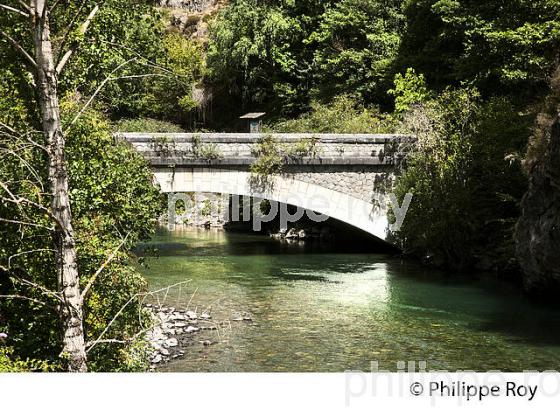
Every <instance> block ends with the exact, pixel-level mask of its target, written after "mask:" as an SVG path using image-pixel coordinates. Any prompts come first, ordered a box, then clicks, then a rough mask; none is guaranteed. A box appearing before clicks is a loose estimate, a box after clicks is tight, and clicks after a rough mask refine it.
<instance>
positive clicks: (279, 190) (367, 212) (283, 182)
mask: <svg viewBox="0 0 560 410" xmlns="http://www.w3.org/2000/svg"><path fill="white" fill-rule="evenodd" d="M154 176H155V179H156V181H157V183H158V184H159V185H160V187H161V190H162V192H164V193H179V192H182V193H187V192H200V193H216V194H229V195H239V196H250V197H255V198H261V199H267V200H270V201H276V202H281V203H286V204H288V205H293V206H297V207H299V208H304V209H308V210H311V211H313V212H316V213H320V214H323V215H326V216H328V217H329V218H333V219H336V220H339V221H342V222H345V223H347V224H348V225H351V226H353V227H356V228H358V229H360V230H362V231H364V232H366V233H368V234H370V235H373V236H375V237H377V238H379V239H381V240H383V241H388V240H389V220H388V217H387V214H386V212H384V211H383V210H381V209H379V208H374V206H373V204H371V203H368V202H366V201H364V200H362V199H359V198H356V197H354V196H351V195H349V194H346V193H342V192H338V191H336V190H333V189H330V188H326V187H323V186H320V185H317V184H314V183H310V182H305V181H301V180H298V179H297V178H296V177H295V175H291V174H283V175H274V176H271V177H270V178H269V180H268V181H267V184H266V185H265V187H264V188H262V187H259V186H255V184H254V183H253V179H252V178H251V173H250V172H248V171H243V170H238V169H228V168H204V167H174V168H156V169H155V170H154Z"/></svg>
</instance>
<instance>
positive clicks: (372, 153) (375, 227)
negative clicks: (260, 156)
mask: <svg viewBox="0 0 560 410" xmlns="http://www.w3.org/2000/svg"><path fill="white" fill-rule="evenodd" d="M117 138H118V139H121V140H125V141H127V142H129V143H130V144H132V146H133V147H134V148H135V149H136V150H138V151H139V152H140V153H141V154H142V155H143V156H144V157H145V158H146V159H147V160H148V161H149V163H150V164H151V166H152V169H153V172H154V175H155V179H156V181H157V183H159V185H160V187H161V189H162V191H163V192H166V193H171V192H175V193H178V192H181V193H191V192H199V193H219V194H227V195H239V196H250V197H255V198H261V199H267V200H271V201H276V202H280V203H285V204H289V205H294V206H297V207H300V208H304V209H307V210H311V211H314V212H316V213H320V214H323V215H326V216H328V217H332V218H334V219H337V220H340V221H342V222H345V223H347V224H349V225H352V226H354V227H357V228H359V229H361V230H363V231H365V232H367V233H369V234H371V235H374V236H376V237H377V238H380V239H382V240H388V238H389V237H390V232H389V221H388V218H387V211H386V209H384V207H379V206H376V205H375V204H376V202H377V201H376V199H379V198H380V197H379V195H385V194H387V193H390V192H391V190H392V187H393V186H394V182H395V178H396V175H397V170H398V168H399V164H400V163H401V162H402V160H403V158H404V156H405V152H406V147H408V146H409V145H410V143H411V142H412V141H413V139H412V138H410V137H406V136H401V135H372V134H270V135H268V134H226V133H223V134H218V133H217V134H144V133H120V134H118V135H117ZM265 138H268V139H272V141H273V143H274V146H275V147H278V150H279V152H280V153H282V163H283V166H282V169H281V171H280V172H278V173H276V174H274V175H271V176H269V177H267V178H266V180H267V182H266V184H262V183H255V180H257V179H258V178H255V174H254V173H251V165H252V164H254V163H255V161H256V151H257V150H258V148H259V147H261V146H262V143H263V140H264V139H265Z"/></svg>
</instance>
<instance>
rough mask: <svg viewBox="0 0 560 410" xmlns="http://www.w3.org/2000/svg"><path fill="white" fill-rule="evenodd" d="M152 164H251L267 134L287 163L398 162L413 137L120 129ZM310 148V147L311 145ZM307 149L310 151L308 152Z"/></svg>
mask: <svg viewBox="0 0 560 410" xmlns="http://www.w3.org/2000/svg"><path fill="white" fill-rule="evenodd" d="M116 138H117V139H119V140H124V141H127V142H128V143H130V144H131V145H132V146H133V147H134V148H135V149H136V150H138V151H139V152H140V153H141V154H142V155H144V157H145V158H146V159H148V160H149V161H150V162H151V164H152V165H153V166H169V165H182V164H184V165H193V166H196V165H201V166H202V165H209V164H210V165H211V164H218V165H224V164H229V165H248V164H251V163H253V162H254V161H255V149H256V148H258V144H259V143H260V142H261V141H262V140H263V138H272V139H273V141H274V143H277V144H281V146H282V148H283V149H284V150H285V151H286V152H298V153H299V157H298V156H294V157H291V158H290V159H289V161H291V162H294V163H297V164H302V163H303V164H310V165H313V164H321V165H352V164H354V165H394V164H395V163H396V162H398V161H401V160H402V158H404V157H405V155H406V152H407V151H408V150H409V148H410V146H411V145H412V144H413V143H414V141H415V138H414V137H411V136H408V135H400V134H311V133H309V134H249V133H246V134H233V133H179V134H177V133H159V134H158V133H118V134H116ZM310 148H311V149H310ZM306 150H308V152H306Z"/></svg>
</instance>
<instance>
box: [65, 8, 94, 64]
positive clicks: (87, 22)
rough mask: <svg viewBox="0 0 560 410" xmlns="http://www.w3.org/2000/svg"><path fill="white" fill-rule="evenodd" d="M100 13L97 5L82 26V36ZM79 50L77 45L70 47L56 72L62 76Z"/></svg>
mask: <svg viewBox="0 0 560 410" xmlns="http://www.w3.org/2000/svg"><path fill="white" fill-rule="evenodd" d="M98 11H99V6H98V5H97V4H96V5H95V7H94V8H93V10H92V11H91V12H90V13H89V15H88V16H87V18H86V20H85V21H84V22H83V24H82V26H81V27H80V34H82V35H84V34H86V33H87V30H88V28H89V26H90V24H91V22H92V21H93V19H94V17H95V15H96V14H97V12H98ZM77 48H78V45H77V44H75V45H73V46H72V47H70V50H68V51H67V52H66V53H65V54H64V55H63V56H62V58H61V59H60V62H59V63H58V65H57V66H56V72H57V73H58V74H60V73H61V72H62V70H63V69H64V66H65V65H66V63H67V62H68V60H69V59H70V57H71V56H72V54H74V52H75V51H76V49H77Z"/></svg>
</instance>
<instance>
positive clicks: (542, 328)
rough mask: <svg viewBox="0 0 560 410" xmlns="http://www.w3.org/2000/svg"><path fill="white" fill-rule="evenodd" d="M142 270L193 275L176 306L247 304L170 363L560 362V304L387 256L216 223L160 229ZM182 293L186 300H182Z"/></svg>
mask: <svg viewBox="0 0 560 410" xmlns="http://www.w3.org/2000/svg"><path fill="white" fill-rule="evenodd" d="M150 245H155V246H156V247H157V248H158V249H159V255H160V256H159V257H158V258H149V259H148V265H149V267H150V268H149V269H144V273H145V275H146V276H147V277H148V279H149V282H150V285H151V286H152V287H153V288H159V287H162V286H165V285H169V284H172V283H176V282H179V281H182V280H185V279H189V278H190V279H192V283H191V285H190V289H188V290H187V291H184V293H183V295H182V296H181V298H182V299H179V300H174V299H173V298H178V295H175V294H173V293H172V294H171V295H170V298H171V300H174V303H176V304H184V303H186V302H185V301H186V299H190V296H191V295H192V294H193V293H194V290H195V289H196V293H195V294H194V297H193V300H192V303H194V304H196V305H199V306H201V307H211V309H212V314H213V316H214V317H215V318H216V319H218V320H227V319H231V318H232V317H233V316H234V315H236V314H238V313H239V312H248V313H250V314H251V315H252V316H253V318H254V323H252V324H247V323H234V324H233V326H232V330H231V332H229V333H228V334H226V335H222V337H223V340H222V343H219V344H218V345H214V346H211V347H210V348H198V347H197V348H196V349H195V350H194V351H193V352H190V354H189V356H188V358H187V359H185V360H182V361H177V362H172V363H171V364H170V365H169V366H168V368H167V370H174V371H344V370H349V369H360V370H368V369H369V368H370V362H371V361H372V360H377V361H379V362H380V363H381V366H382V367H383V368H386V369H387V370H396V362H397V361H400V360H405V361H407V360H416V361H419V360H422V361H427V362H428V366H429V369H433V370H435V369H437V370H459V369H470V370H504V371H508V370H516V371H520V370H524V369H540V370H544V369H557V370H558V369H559V368H560V347H559V346H560V337H559V336H560V334H559V332H560V330H559V329H560V326H558V325H559V324H560V313H559V311H558V310H553V309H544V308H540V307H535V306H532V305H530V304H529V303H528V302H527V301H526V300H525V299H524V298H523V297H522V295H520V294H519V293H518V292H517V291H515V290H513V289H509V288H508V287H507V286H505V285H503V284H496V283H493V282H491V281H485V280H476V281H475V280H472V279H469V278H459V279H457V278H455V279H454V278H450V277H447V276H445V275H444V274H442V273H438V272H430V271H427V270H425V269H423V268H421V267H420V266H418V265H416V264H414V263H409V262H407V263H405V262H402V261H401V260H399V259H397V258H394V257H391V256H385V255H375V254H367V253H351V249H346V250H345V249H340V248H334V247H332V246H317V245H315V246H308V245H306V246H290V245H286V244H280V243H278V242H276V241H273V240H269V239H268V238H264V237H258V236H248V235H235V234H226V233H223V232H217V231H216V232H212V231H198V232H174V233H171V234H170V233H163V232H162V233H161V234H160V235H158V236H157V237H156V238H154V241H153V242H152V243H151V244H150ZM186 295H188V296H189V297H188V298H187V297H186Z"/></svg>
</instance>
